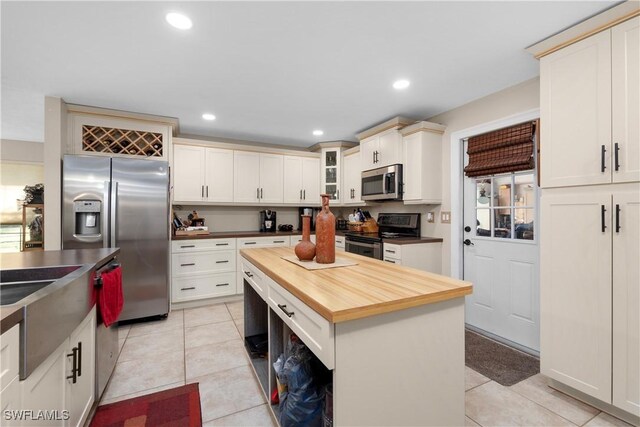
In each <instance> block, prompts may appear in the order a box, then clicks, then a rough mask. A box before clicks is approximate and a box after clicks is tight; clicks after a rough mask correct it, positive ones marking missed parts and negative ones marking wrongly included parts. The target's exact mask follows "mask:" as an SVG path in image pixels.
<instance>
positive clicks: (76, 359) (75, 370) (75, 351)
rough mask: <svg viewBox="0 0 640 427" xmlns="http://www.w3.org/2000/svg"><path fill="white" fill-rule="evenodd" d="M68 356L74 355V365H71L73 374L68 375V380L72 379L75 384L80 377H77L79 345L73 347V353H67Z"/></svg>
mask: <svg viewBox="0 0 640 427" xmlns="http://www.w3.org/2000/svg"><path fill="white" fill-rule="evenodd" d="M67 357H72V358H73V363H72V365H73V366H72V367H71V375H69V376H67V379H68V380H71V382H72V383H73V384H75V383H76V382H77V381H78V377H77V372H78V371H77V368H76V366H77V364H78V347H73V348H72V349H71V354H67Z"/></svg>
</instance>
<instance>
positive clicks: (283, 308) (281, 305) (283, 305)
mask: <svg viewBox="0 0 640 427" xmlns="http://www.w3.org/2000/svg"><path fill="white" fill-rule="evenodd" d="M278 308H279V309H280V310H282V311H283V312H284V314H286V315H287V317H291V316H293V315H294V312H293V311H287V305H286V304H278Z"/></svg>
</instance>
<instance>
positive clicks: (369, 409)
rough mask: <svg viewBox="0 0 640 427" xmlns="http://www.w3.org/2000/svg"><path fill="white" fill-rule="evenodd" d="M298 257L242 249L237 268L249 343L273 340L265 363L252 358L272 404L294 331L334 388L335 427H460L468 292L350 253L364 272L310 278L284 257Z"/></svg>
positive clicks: (345, 270) (285, 251)
mask: <svg viewBox="0 0 640 427" xmlns="http://www.w3.org/2000/svg"><path fill="white" fill-rule="evenodd" d="M292 254H293V251H292V249H291V248H264V249H247V250H242V251H241V261H240V263H239V266H238V273H239V274H241V275H242V277H243V284H244V292H245V302H244V305H245V322H244V325H245V326H244V327H245V336H246V337H252V336H255V335H259V334H265V333H266V334H267V345H268V349H267V351H266V352H265V353H266V354H265V355H264V356H265V357H263V358H252V359H251V361H252V363H251V365H252V366H253V369H254V371H255V373H256V377H257V378H258V381H259V382H260V385H261V389H262V391H263V392H264V393H265V397H266V399H267V401H269V402H271V394H272V393H273V391H274V390H276V377H275V371H274V369H273V363H274V362H275V360H276V359H277V357H278V356H279V355H280V354H281V353H283V352H284V350H285V347H286V343H287V339H288V337H289V335H290V334H291V333H294V334H295V335H297V336H298V337H299V338H300V340H301V341H302V342H303V343H304V344H305V345H306V346H307V347H308V348H309V349H310V350H311V352H312V353H313V354H314V355H315V357H316V358H317V360H318V361H319V362H321V365H324V366H323V368H322V369H321V371H323V372H325V373H326V376H327V377H328V378H329V380H330V381H329V382H332V386H333V407H332V412H333V425H335V426H342V425H463V423H464V298H463V297H464V295H467V294H469V293H471V285H470V284H469V283H467V282H463V281H459V280H454V279H451V278H447V277H444V276H440V275H437V274H431V273H427V272H424V271H420V270H416V269H412V268H407V267H402V266H396V265H390V264H388V263H384V262H382V261H379V260H374V259H371V258H365V257H360V256H358V255H354V254H349V253H344V254H342V253H341V254H340V256H341V257H344V258H347V259H349V260H350V261H355V262H357V265H355V266H351V267H342V268H331V269H324V270H314V271H308V270H306V269H304V268H302V267H299V266H297V265H295V264H293V263H290V262H289V261H286V260H284V259H283V258H282V257H283V256H290V255H292ZM318 364H320V363H318ZM323 376H325V375H323ZM323 382H325V379H323V380H322V381H321V383H323ZM270 407H271V408H272V411H273V414H274V418H275V419H276V420H277V419H278V406H277V405H270Z"/></svg>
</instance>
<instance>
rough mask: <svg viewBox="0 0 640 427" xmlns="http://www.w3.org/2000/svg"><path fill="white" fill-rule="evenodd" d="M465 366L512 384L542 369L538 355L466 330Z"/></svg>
mask: <svg viewBox="0 0 640 427" xmlns="http://www.w3.org/2000/svg"><path fill="white" fill-rule="evenodd" d="M464 347H465V352H464V354H465V357H464V362H465V365H467V366H468V367H470V368H471V369H473V370H474V371H477V372H480V373H481V374H482V375H484V376H485V377H488V378H490V379H492V380H493V381H495V382H497V383H499V384H502V385H503V386H511V385H514V384H516V383H519V382H520V381H522V380H525V379H527V378H529V377H530V376H532V375H535V374H537V373H538V372H540V360H539V359H538V358H537V357H534V356H531V355H529V354H526V353H523V352H521V351H519V350H516V349H514V348H511V347H509V346H506V345H504V344H501V343H499V342H496V341H493V340H492V339H489V338H485V337H483V336H482V335H480V334H477V333H475V332H471V331H469V330H465V333H464Z"/></svg>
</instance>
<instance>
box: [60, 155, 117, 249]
mask: <svg viewBox="0 0 640 427" xmlns="http://www.w3.org/2000/svg"><path fill="white" fill-rule="evenodd" d="M110 180H111V159H110V158H108V157H98V156H71V155H68V156H64V159H63V169H62V192H63V194H62V198H63V203H62V249H86V248H102V247H108V246H109V242H108V235H109V226H108V225H109V221H108V219H109V213H108V212H109V189H110V187H109V185H110ZM96 209H97V210H98V211H97V212H96Z"/></svg>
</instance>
